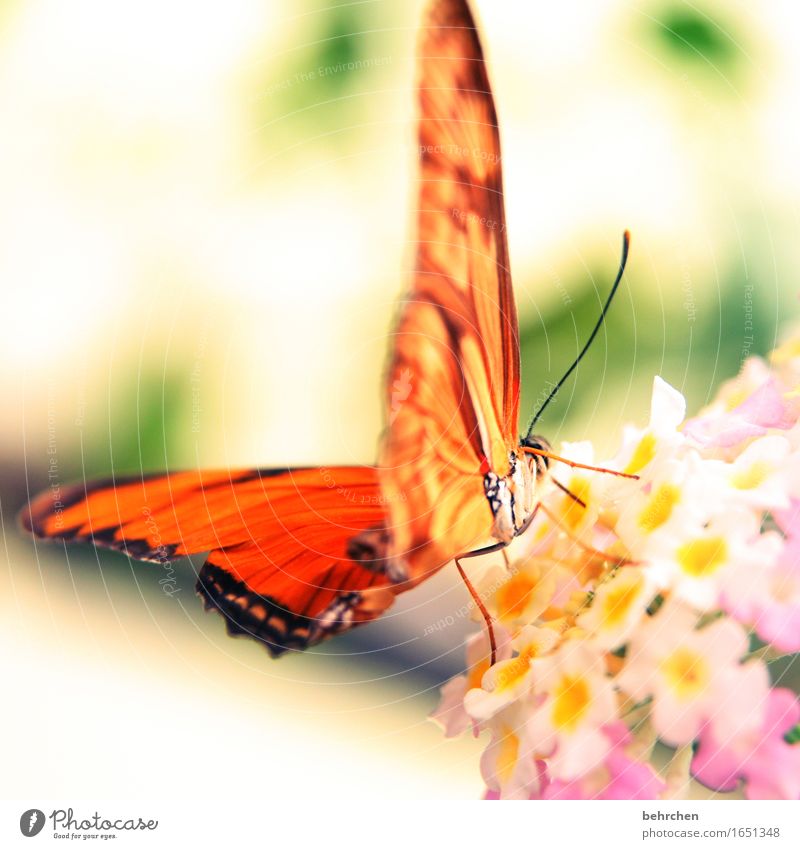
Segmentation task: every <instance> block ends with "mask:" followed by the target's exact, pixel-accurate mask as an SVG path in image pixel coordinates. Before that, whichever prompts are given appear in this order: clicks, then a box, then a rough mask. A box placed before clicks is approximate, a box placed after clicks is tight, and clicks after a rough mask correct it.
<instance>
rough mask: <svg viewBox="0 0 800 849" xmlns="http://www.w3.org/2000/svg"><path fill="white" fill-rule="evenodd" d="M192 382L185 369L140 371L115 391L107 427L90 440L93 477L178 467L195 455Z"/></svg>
mask: <svg viewBox="0 0 800 849" xmlns="http://www.w3.org/2000/svg"><path fill="white" fill-rule="evenodd" d="M188 398H189V384H188V381H187V379H186V375H185V374H182V373H177V372H172V373H166V374H162V373H160V372H159V373H152V372H144V373H142V374H141V375H139V380H138V382H137V383H134V382H131V384H130V385H126V386H125V388H124V389H123V390H114V391H112V397H111V399H110V402H109V405H108V416H107V417H106V421H105V422H104V426H103V427H95V428H93V429H92V433H91V437H90V438H89V439H87V440H86V441H85V443H84V452H85V456H84V469H83V470H81V471H82V472H85V474H86V475H87V477H92V476H95V475H105V476H107V475H108V474H109V471H113V473H114V475H117V474H131V473H134V474H135V473H138V472H140V471H142V470H144V471H157V470H159V469H165V468H171V469H172V468H175V467H177V466H180V465H183V464H184V463H186V462H187V461H189V460H191V457H190V456H188V453H187V452H188V449H189V443H190V440H189V439H187V431H188V430H189V421H190V418H189V417H188V416H187V415H186V413H187V410H189V409H190V402H189V401H188Z"/></svg>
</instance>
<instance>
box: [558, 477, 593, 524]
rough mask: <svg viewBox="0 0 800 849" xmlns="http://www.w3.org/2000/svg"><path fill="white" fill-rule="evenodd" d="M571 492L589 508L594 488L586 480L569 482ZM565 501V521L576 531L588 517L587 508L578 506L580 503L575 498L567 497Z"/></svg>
mask: <svg viewBox="0 0 800 849" xmlns="http://www.w3.org/2000/svg"><path fill="white" fill-rule="evenodd" d="M569 491H570V492H571V493H572V494H573V495H575V496H577V497H578V498H580V500H581V501H582V502H583V503H584V504H586V505H587V506H588V504H589V497H590V495H591V491H592V486H591V484H590V483H589V481H588V480H587V479H586V478H580V477H574V478H572V480H571V481H570V482H569ZM564 499H565V506H564V519H565V520H566V522H567V524H568V525H569V526H570V527H571V528H572V529H573V530H574V529H575V528H577V527H578V525H580V523H581V522H582V521H583V517H584V516H585V515H586V509H587V508H586V507H584V506H583V505H581V504H578V502H577V501H575V499H574V498H570V497H569V496H568V495H565V496H564Z"/></svg>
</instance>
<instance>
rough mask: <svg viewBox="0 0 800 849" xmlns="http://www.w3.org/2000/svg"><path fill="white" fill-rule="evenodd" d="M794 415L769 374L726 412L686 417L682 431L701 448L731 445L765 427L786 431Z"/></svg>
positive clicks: (761, 431) (755, 434) (792, 422)
mask: <svg viewBox="0 0 800 849" xmlns="http://www.w3.org/2000/svg"><path fill="white" fill-rule="evenodd" d="M793 424H794V416H793V415H792V412H791V409H790V408H789V406H788V405H787V403H786V401H785V400H784V397H783V393H782V392H781V390H780V387H779V386H778V383H777V381H776V380H775V379H774V378H772V377H770V378H768V379H767V380H766V381H765V382H764V383H763V384H762V385H761V386H759V388H758V389H756V390H755V391H754V392H753V393H752V394H751V395H750V396H749V397H747V398H746V399H745V400H744V401H742V403H741V404H739V405H738V406H736V407H734V408H733V409H732V410H730V411H724V410H713V411H711V412H709V413H707V414H706V415H701V416H698V417H697V418H694V419H690V420H689V421H688V422H686V424H685V425H684V428H683V433H684V435H685V436H687V437H688V438H689V439H693V440H694V441H695V442H698V443H699V444H700V445H702V446H704V447H705V448H731V447H733V446H735V445H739V444H740V443H741V442H744V440H745V439H750V438H751V437H754V436H763V435H764V434H765V433H767V431H768V430H769V428H778V429H780V430H788V429H789V428H791V427H792V425H793Z"/></svg>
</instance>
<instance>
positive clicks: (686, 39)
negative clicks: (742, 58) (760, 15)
mask: <svg viewBox="0 0 800 849" xmlns="http://www.w3.org/2000/svg"><path fill="white" fill-rule="evenodd" d="M654 26H655V28H656V36H657V38H658V39H659V40H660V41H661V43H662V44H664V45H665V46H666V47H667V48H668V49H669V50H670V51H672V52H673V53H674V54H675V55H676V56H679V57H680V58H682V59H685V60H687V61H697V60H698V59H699V60H706V61H707V62H709V63H710V64H711V65H713V66H715V67H718V68H720V70H723V71H726V70H732V69H733V67H734V65H735V64H736V62H737V61H738V59H739V55H740V48H739V47H738V46H737V44H736V42H735V41H734V40H733V39H732V38H731V36H730V35H728V33H727V31H726V30H728V26H727V25H726V26H725V27H723V26H722V25H720V24H719V23H717V22H716V21H713V20H711V19H710V18H708V17H707V16H706V15H704V14H702V13H701V12H699V11H698V10H697V9H693V8H691V7H689V6H684V5H676V6H672V7H670V8H668V9H666V10H665V11H664V12H663V13H662V14H661V16H660V20H656V21H654Z"/></svg>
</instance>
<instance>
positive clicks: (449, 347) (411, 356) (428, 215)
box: [380, 0, 519, 578]
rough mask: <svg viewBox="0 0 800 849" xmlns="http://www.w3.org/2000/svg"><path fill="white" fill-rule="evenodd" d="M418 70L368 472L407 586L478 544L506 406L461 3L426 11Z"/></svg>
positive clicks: (501, 252)
mask: <svg viewBox="0 0 800 849" xmlns="http://www.w3.org/2000/svg"><path fill="white" fill-rule="evenodd" d="M418 64H419V69H420V70H419V82H418V100H419V103H418V111H419V119H418V139H419V155H420V162H421V164H420V177H419V209H418V212H417V219H418V220H417V231H418V232H417V240H418V242H417V255H416V264H415V271H414V277H413V284H412V287H411V291H410V293H409V295H408V296H407V299H406V300H405V302H404V304H403V306H402V312H401V316H400V320H399V323H398V326H397V329H396V334H395V337H394V354H393V357H392V360H391V364H390V369H389V377H388V410H389V411H388V419H389V426H388V428H387V433H386V435H385V439H384V443H383V448H382V454H381V462H380V467H381V473H382V480H383V483H384V488H385V492H386V495H387V505H388V507H389V510H390V513H391V518H392V529H393V546H392V557H393V558H395V559H401V560H402V561H404V563H405V565H406V566H407V568H408V571H409V573H410V575H411V576H412V577H414V578H417V577H419V576H420V575H422V574H423V573H428V572H429V571H431V570H433V569H436V568H439V567H440V566H442V565H443V564H444V563H445V562H447V561H448V560H449V559H452V557H453V555H454V554H458V553H460V552H461V551H464V550H468V549H469V548H472V547H474V546H475V545H477V544H480V543H481V542H482V541H483V540H484V539H485V538H486V537H487V536H488V531H489V528H490V527H491V521H492V515H491V512H490V508H489V506H488V503H487V501H486V498H485V495H484V489H483V475H484V474H485V473H486V472H487V471H489V470H490V469H491V470H494V471H495V472H496V473H498V474H499V475H501V476H502V475H505V474H506V473H507V472H508V467H509V452H511V451H513V450H514V449H515V448H516V447H517V441H518V440H517V433H518V431H517V428H518V421H517V419H518V407H519V331H518V326H517V313H516V307H515V304H514V296H513V291H512V287H511V278H510V274H509V266H508V247H507V243H506V232H505V230H506V228H505V217H504V213H503V187H502V174H501V163H500V140H499V135H498V129H497V116H496V113H495V107H494V102H493V98H492V93H491V88H490V86H489V81H488V77H487V73H486V66H485V64H484V59H483V53H482V50H481V46H480V42H479V40H478V35H477V32H476V30H475V24H474V22H473V20H472V17H471V15H470V12H469V9H468V7H467V5H466V3H465V2H463V0H443V2H437V3H434V4H432V5H431V6H430V8H429V11H428V14H427V18H426V20H425V22H424V24H423V28H422V34H421V38H420V45H419V59H418Z"/></svg>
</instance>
